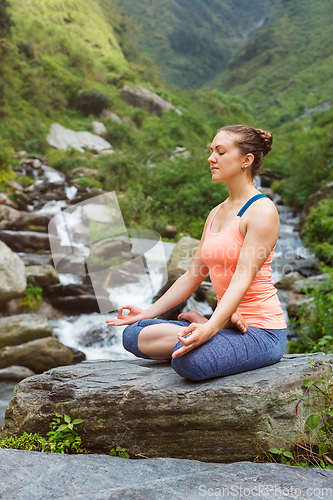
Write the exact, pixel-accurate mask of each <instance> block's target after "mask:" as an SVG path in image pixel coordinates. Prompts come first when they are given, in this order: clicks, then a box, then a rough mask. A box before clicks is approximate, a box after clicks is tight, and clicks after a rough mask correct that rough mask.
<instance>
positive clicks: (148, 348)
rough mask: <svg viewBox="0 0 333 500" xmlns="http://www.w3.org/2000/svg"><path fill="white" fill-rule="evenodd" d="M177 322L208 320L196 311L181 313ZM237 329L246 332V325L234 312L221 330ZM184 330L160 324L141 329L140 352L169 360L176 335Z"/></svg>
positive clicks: (203, 321)
mask: <svg viewBox="0 0 333 500" xmlns="http://www.w3.org/2000/svg"><path fill="white" fill-rule="evenodd" d="M178 319H179V320H185V321H188V322H189V324H190V323H206V322H207V321H208V320H207V318H205V317H204V316H201V314H199V313H197V312H196V311H189V312H187V313H181V314H180V315H179V316H178ZM230 328H231V329H235V330H237V329H239V330H240V331H241V332H242V333H245V332H246V330H247V323H246V321H245V319H244V318H243V316H242V315H241V314H240V312H238V311H235V312H234V313H233V314H232V316H231V317H230V319H229V320H227V321H226V322H225V323H224V324H223V325H222V327H221V329H230ZM183 329H184V326H180V325H176V324H171V323H160V324H155V325H149V326H146V327H144V328H142V330H141V332H140V334H139V336H138V347H139V349H140V351H141V352H142V353H144V354H146V355H147V356H149V357H150V358H151V359H156V360H161V359H170V358H171V354H172V352H173V348H174V346H175V345H176V344H177V342H178V334H179V333H180V332H181V331H182V330H183Z"/></svg>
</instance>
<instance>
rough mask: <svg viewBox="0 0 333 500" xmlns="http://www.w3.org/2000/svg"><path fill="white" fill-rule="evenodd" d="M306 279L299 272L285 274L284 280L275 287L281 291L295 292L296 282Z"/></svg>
mask: <svg viewBox="0 0 333 500" xmlns="http://www.w3.org/2000/svg"><path fill="white" fill-rule="evenodd" d="M302 279H304V278H303V276H302V275H301V274H300V273H299V272H298V271H294V272H292V273H289V274H285V275H284V276H283V278H281V279H280V281H278V282H277V283H275V285H274V286H275V287H276V288H278V289H279V290H293V285H294V283H295V281H299V280H302Z"/></svg>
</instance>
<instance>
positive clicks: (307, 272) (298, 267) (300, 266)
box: [288, 259, 320, 278]
mask: <svg viewBox="0 0 333 500" xmlns="http://www.w3.org/2000/svg"><path fill="white" fill-rule="evenodd" d="M288 266H289V268H291V269H293V271H298V272H299V273H300V274H301V275H302V276H304V277H305V278H307V277H308V276H315V275H318V274H320V269H319V261H318V260H315V259H313V260H311V259H300V260H296V261H294V262H290V263H289V264H288Z"/></svg>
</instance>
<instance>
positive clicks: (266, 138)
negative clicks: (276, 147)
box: [256, 128, 273, 156]
mask: <svg viewBox="0 0 333 500" xmlns="http://www.w3.org/2000/svg"><path fill="white" fill-rule="evenodd" d="M256 131H257V132H258V134H259V135H260V137H261V139H262V144H263V147H262V152H263V155H264V156H266V155H267V153H268V152H269V151H270V150H271V147H272V142H273V134H271V133H270V132H266V130H261V129H260V128H256Z"/></svg>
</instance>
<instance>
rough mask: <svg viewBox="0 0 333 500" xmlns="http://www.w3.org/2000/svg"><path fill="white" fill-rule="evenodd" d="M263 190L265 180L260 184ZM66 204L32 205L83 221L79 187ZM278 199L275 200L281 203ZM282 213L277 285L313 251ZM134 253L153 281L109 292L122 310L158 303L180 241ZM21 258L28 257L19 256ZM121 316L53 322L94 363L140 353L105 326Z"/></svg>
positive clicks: (55, 176)
mask: <svg viewBox="0 0 333 500" xmlns="http://www.w3.org/2000/svg"><path fill="white" fill-rule="evenodd" d="M42 168H43V178H44V179H37V180H36V181H35V183H37V184H41V183H43V182H44V181H47V182H49V183H59V182H64V180H65V179H64V175H63V174H62V173H60V172H57V171H56V170H54V169H52V168H51V167H48V166H45V165H43V166H42ZM256 186H257V188H258V189H259V190H260V189H261V187H260V179H259V180H258V181H257V184H256ZM64 190H65V193H66V196H67V199H66V200H57V201H56V200H51V201H47V202H46V203H45V204H44V205H43V206H42V207H40V208H38V209H36V207H35V206H33V205H32V206H29V210H30V211H31V212H34V213H38V214H42V215H49V216H52V217H53V216H56V215H57V214H60V213H61V212H63V210H65V209H66V207H69V206H72V209H71V214H70V217H71V220H72V221H74V222H73V224H80V223H81V222H82V211H81V209H80V208H79V207H77V208H75V207H73V202H74V204H75V198H76V196H77V188H76V187H75V186H68V185H67V186H65V188H64ZM278 199H279V197H278V195H276V199H275V200H274V199H273V201H276V202H278ZM276 207H277V209H278V211H279V215H280V221H281V227H280V234H279V238H278V241H277V245H276V249H275V253H274V259H273V262H272V265H271V266H272V272H273V281H274V283H276V282H277V281H279V280H280V279H281V278H282V276H283V275H284V274H285V272H286V270H287V272H288V270H289V269H288V267H286V266H290V262H291V261H292V260H293V259H304V258H307V257H309V252H307V249H306V248H304V246H303V244H302V241H301V239H300V237H299V234H298V232H297V230H296V227H297V223H298V217H297V216H295V213H294V210H293V209H292V208H289V207H287V206H284V205H279V204H277V203H276ZM66 229H67V230H68V228H65V227H64V226H61V224H60V225H59V224H58V225H57V231H58V234H59V236H60V237H61V239H62V241H63V242H64V245H66ZM131 243H132V251H133V253H141V252H140V247H141V246H142V245H143V246H145V245H146V247H147V248H148V249H149V250H148V251H147V252H146V253H145V257H146V258H147V261H149V280H148V281H149V282H147V280H146V281H142V280H141V279H140V278H138V280H137V282H135V283H127V284H126V283H125V284H124V285H122V286H119V287H117V288H116V289H114V288H113V289H112V290H111V289H110V290H108V291H109V292H110V300H111V301H112V303H113V304H114V305H115V306H116V308H117V309H118V308H119V307H120V306H121V305H124V304H135V305H138V306H139V307H142V308H146V307H148V306H149V305H150V304H151V303H152V300H153V297H154V295H156V293H157V292H158V290H159V289H160V288H161V287H162V286H163V285H164V283H165V282H166V262H167V261H168V260H169V258H170V255H171V253H172V250H173V248H174V246H175V244H174V243H169V242H161V241H160V242H159V243H157V244H156V241H151V240H149V239H145V240H143V239H139V238H131ZM76 246H77V247H78V250H79V251H80V252H81V254H82V255H87V252H88V254H89V249H87V247H85V246H84V244H82V243H78V244H77V245H76ZM18 255H22V254H20V253H18ZM59 280H60V283H61V284H63V285H68V284H71V283H82V281H83V278H82V276H78V275H77V274H68V273H60V274H59ZM278 295H279V298H280V301H281V305H282V308H283V312H284V315H285V319H286V321H287V323H288V315H287V311H286V307H287V300H288V297H287V295H286V294H284V292H283V290H279V291H278ZM192 309H195V310H197V311H198V312H200V313H201V314H203V315H208V314H212V312H213V310H212V308H211V307H210V306H209V304H208V303H207V302H197V301H196V300H194V298H193V297H190V299H189V300H188V301H187V304H186V307H185V309H184V311H187V310H192ZM116 316H117V313H116V312H106V313H102V314H101V313H91V314H80V315H73V316H68V315H64V316H63V317H61V318H59V319H56V320H50V323H51V324H52V326H53V333H54V335H55V336H56V337H57V338H58V339H59V340H60V342H62V343H63V344H65V345H67V346H70V347H74V348H76V349H78V350H80V351H83V352H84V353H85V355H86V358H87V359H88V360H96V359H111V360H117V359H136V358H135V356H134V355H132V354H131V353H129V352H127V351H125V350H124V348H123V347H122V342H121V338H122V331H123V329H124V327H114V326H112V327H110V326H108V325H107V324H106V323H105V320H106V319H108V318H114V317H116ZM14 386H15V383H0V425H2V423H3V421H4V411H5V408H6V406H7V404H8V402H9V401H10V399H11V397H12V391H13V388H14Z"/></svg>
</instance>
